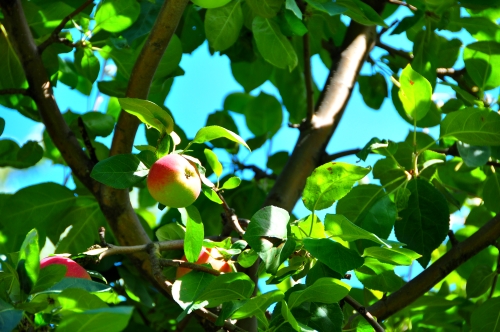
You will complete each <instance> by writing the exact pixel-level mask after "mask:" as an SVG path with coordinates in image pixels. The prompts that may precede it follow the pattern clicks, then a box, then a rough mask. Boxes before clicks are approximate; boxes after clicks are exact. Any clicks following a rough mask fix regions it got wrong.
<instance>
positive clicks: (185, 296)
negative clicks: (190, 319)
mask: <svg viewBox="0 0 500 332" xmlns="http://www.w3.org/2000/svg"><path fill="white" fill-rule="evenodd" d="M215 278H216V277H215V276H213V275H211V274H208V273H204V272H201V271H196V270H193V271H191V272H189V273H187V274H185V275H184V276H182V277H181V279H177V280H176V281H175V282H174V285H173V286H172V297H173V298H174V300H175V302H177V304H179V305H180V306H181V308H182V309H188V310H189V307H190V305H191V303H192V302H193V301H195V300H196V298H197V297H198V296H199V295H200V294H201V293H202V292H203V291H204V290H205V289H206V288H207V286H208V285H209V284H210V283H211V282H212V281H214V280H215Z"/></svg>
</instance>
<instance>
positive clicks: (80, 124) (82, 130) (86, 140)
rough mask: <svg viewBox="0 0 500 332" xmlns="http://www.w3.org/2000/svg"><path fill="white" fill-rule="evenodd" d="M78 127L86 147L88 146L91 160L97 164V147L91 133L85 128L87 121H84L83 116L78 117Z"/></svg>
mask: <svg viewBox="0 0 500 332" xmlns="http://www.w3.org/2000/svg"><path fill="white" fill-rule="evenodd" d="M78 128H79V129H80V134H81V135H82V139H83V143H84V144H85V147H86V148H87V151H88V153H89V157H90V160H91V161H92V162H93V163H94V164H97V163H98V162H99V160H98V159H97V156H96V154H95V148H94V147H93V146H92V142H91V141H90V137H89V133H88V132H87V128H85V123H84V122H83V119H82V117H81V116H79V117H78Z"/></svg>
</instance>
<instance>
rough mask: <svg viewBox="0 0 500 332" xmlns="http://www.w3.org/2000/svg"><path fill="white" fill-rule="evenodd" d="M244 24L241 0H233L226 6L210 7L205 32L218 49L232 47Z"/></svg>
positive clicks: (206, 17) (213, 46) (211, 45)
mask: <svg viewBox="0 0 500 332" xmlns="http://www.w3.org/2000/svg"><path fill="white" fill-rule="evenodd" d="M242 26H243V12H242V10H241V5H240V0H233V1H231V2H230V3H228V4H227V5H225V6H224V7H219V8H212V9H208V10H207V13H206V15H205V34H206V35H207V39H208V43H209V45H210V47H212V48H213V49H214V50H216V51H223V50H225V49H228V48H229V47H231V46H232V45H233V44H234V43H235V42H236V40H237V39H238V36H239V35H240V30H241V28H242Z"/></svg>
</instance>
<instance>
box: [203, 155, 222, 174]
mask: <svg viewBox="0 0 500 332" xmlns="http://www.w3.org/2000/svg"><path fill="white" fill-rule="evenodd" d="M203 153H204V154H205V157H206V158H207V162H208V164H209V165H210V167H211V168H212V170H213V171H214V173H215V175H217V177H218V178H219V177H220V176H221V174H222V164H221V163H220V161H219V159H218V158H217V155H216V154H215V153H214V152H213V151H212V150H209V149H205V150H204V151H203Z"/></svg>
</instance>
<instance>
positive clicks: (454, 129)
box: [440, 107, 500, 146]
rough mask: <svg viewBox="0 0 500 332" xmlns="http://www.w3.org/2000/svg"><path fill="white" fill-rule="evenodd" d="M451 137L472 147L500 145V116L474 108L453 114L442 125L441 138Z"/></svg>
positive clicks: (447, 116)
mask: <svg viewBox="0 0 500 332" xmlns="http://www.w3.org/2000/svg"><path fill="white" fill-rule="evenodd" d="M449 136H452V137H454V138H456V139H458V140H460V141H462V142H464V143H467V144H470V145H479V146H483V145H486V146H490V145H500V115H499V114H498V113H496V112H492V111H488V110H486V109H481V108H474V107H467V108H463V109H461V110H459V111H456V112H452V113H450V114H448V115H446V118H444V120H443V122H442V123H441V137H440V138H444V137H449Z"/></svg>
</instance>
